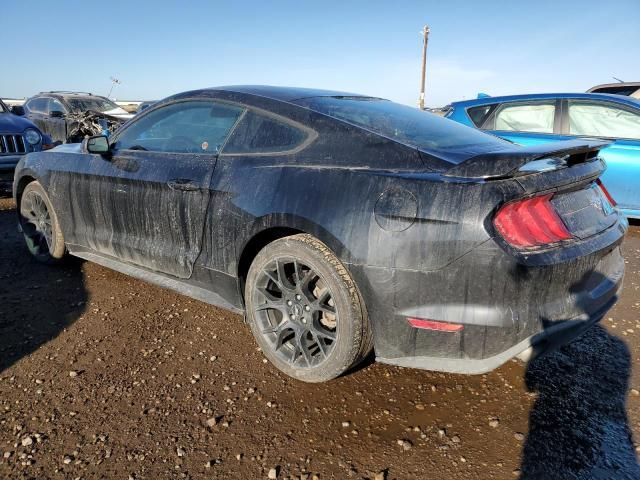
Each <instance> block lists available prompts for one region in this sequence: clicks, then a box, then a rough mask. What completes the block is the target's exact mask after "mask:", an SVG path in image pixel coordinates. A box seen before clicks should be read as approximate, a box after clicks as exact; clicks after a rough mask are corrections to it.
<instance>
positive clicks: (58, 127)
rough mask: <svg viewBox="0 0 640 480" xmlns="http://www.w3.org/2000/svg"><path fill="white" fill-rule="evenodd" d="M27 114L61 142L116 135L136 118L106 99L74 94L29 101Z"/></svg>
mask: <svg viewBox="0 0 640 480" xmlns="http://www.w3.org/2000/svg"><path fill="white" fill-rule="evenodd" d="M24 115H25V116H26V117H27V118H29V119H30V120H31V121H32V122H34V123H35V124H36V125H38V127H39V128H40V129H41V130H42V131H43V132H44V133H46V134H48V135H50V136H51V138H52V139H53V141H54V142H59V143H75V142H81V141H82V139H83V138H84V137H85V136H90V135H98V134H101V133H112V132H113V131H115V130H116V129H117V128H118V127H119V126H120V125H122V124H123V123H124V122H126V121H127V120H129V119H130V118H132V117H133V115H132V114H130V113H128V112H127V111H126V110H124V109H123V108H121V107H119V106H118V105H117V104H115V103H114V102H112V101H111V100H109V99H108V98H106V97H102V96H100V95H93V94H91V93H83V92H71V91H52V92H42V93H39V94H37V95H35V96H33V97H31V98H29V99H27V101H26V102H25V104H24Z"/></svg>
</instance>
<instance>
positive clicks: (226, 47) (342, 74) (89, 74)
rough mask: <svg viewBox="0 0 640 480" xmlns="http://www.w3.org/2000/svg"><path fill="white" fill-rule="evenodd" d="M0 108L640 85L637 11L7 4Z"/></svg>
mask: <svg viewBox="0 0 640 480" xmlns="http://www.w3.org/2000/svg"><path fill="white" fill-rule="evenodd" d="M2 3H3V5H2V17H1V19H0V22H1V25H0V50H1V51H2V52H3V60H2V62H0V95H1V96H3V97H24V96H30V95H33V94H34V93H36V92H38V91H42V90H59V89H77V90H88V91H91V92H94V93H100V94H106V93H107V92H108V91H109V87H110V80H109V77H110V76H112V75H113V76H116V77H117V78H119V79H121V80H122V85H119V86H116V88H115V89H114V92H113V95H112V96H113V97H116V98H118V99H123V100H124V99H156V98H162V97H165V96H168V95H170V94H173V93H176V92H179V91H184V90H188V89H192V88H199V87H207V86H216V85H229V84H269V85H295V86H305V87H320V88H330V89H338V90H347V91H352V92H359V93H366V94H371V95H377V96H382V97H386V98H390V99H392V100H396V101H399V102H402V103H406V104H409V105H415V104H416V101H417V96H418V85H419V75H420V55H421V36H420V34H419V32H420V30H421V28H422V26H423V25H424V24H425V23H428V24H429V25H430V27H431V36H430V40H429V51H428V56H429V58H428V67H427V104H428V105H432V106H440V105H444V104H446V103H448V102H449V101H452V100H456V99H461V98H470V97H475V95H476V94H477V93H478V92H486V93H489V94H491V95H501V94H511V93H525V92H550V91H584V90H586V89H587V88H588V87H590V86H592V85H595V84H598V83H605V82H609V81H613V80H612V78H611V77H612V76H616V77H619V78H622V79H625V80H628V81H631V80H634V81H640V61H639V60H640V0H611V1H607V2H602V1H601V0H600V1H595V0H581V1H578V0H576V1H570V0H565V1H561V0H555V1H536V2H518V1H497V0H485V1H466V2H465V1H456V0H451V1H431V0H429V1H400V0H395V1H375V0H370V1H348V0H342V1H329V0H323V1H317V2H310V1H304V0H298V1H277V0H272V1H253V0H247V1H238V2H231V1H229V2H214V1H190V0H182V1H164V0H156V1H133V0H130V1H120V0H103V1H99V0H98V1H89V2H85V1H83V2H80V1H71V0H57V1H55V2H48V1H40V0H29V1H5V2H2Z"/></svg>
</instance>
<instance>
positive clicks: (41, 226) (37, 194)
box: [20, 181, 65, 263]
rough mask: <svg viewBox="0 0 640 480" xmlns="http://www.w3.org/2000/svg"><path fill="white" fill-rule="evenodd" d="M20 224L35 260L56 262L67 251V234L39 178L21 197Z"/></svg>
mask: <svg viewBox="0 0 640 480" xmlns="http://www.w3.org/2000/svg"><path fill="white" fill-rule="evenodd" d="M20 226H21V228H22V233H23V234H24V239H25V241H26V243H27V248H28V249H29V252H30V253H31V255H33V256H34V258H35V259H36V260H38V261H39V262H43V263H54V262H56V261H58V260H60V259H61V258H62V257H63V256H64V254H65V245H64V237H63V236H62V230H60V224H59V223H58V217H57V216H56V213H55V211H54V210H53V206H52V205H51V201H50V200H49V196H48V195H47V192H45V190H44V188H42V185H40V183H38V182H37V181H34V182H31V183H30V184H28V185H27V186H26V187H25V189H24V191H23V192H22V196H21V197H20Z"/></svg>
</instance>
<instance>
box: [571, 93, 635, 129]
mask: <svg viewBox="0 0 640 480" xmlns="http://www.w3.org/2000/svg"><path fill="white" fill-rule="evenodd" d="M569 132H570V133H571V134H572V135H591V136H596V137H612V138H640V115H639V114H637V113H633V112H630V111H628V110H623V109H621V108H618V107H615V106H613V105H606V104H598V103H585V102H572V101H570V102H569Z"/></svg>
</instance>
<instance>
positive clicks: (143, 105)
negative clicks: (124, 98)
mask: <svg viewBox="0 0 640 480" xmlns="http://www.w3.org/2000/svg"><path fill="white" fill-rule="evenodd" d="M157 101H158V100H145V101H144V102H140V105H138V108H137V109H136V115H137V114H138V113H140V112H142V111H144V110H146V109H147V108H149V107H150V106H151V105H153V104H154V103H156V102H157Z"/></svg>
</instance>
